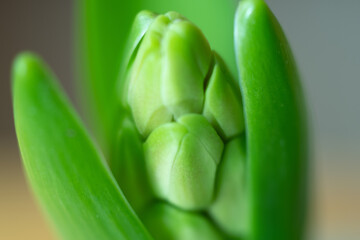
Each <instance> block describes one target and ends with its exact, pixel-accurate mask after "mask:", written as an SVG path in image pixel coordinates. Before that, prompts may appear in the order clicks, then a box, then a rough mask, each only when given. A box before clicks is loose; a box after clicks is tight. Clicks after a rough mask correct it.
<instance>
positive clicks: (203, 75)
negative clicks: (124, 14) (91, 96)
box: [119, 12, 245, 239]
mask: <svg viewBox="0 0 360 240" xmlns="http://www.w3.org/2000/svg"><path fill="white" fill-rule="evenodd" d="M142 14H144V15H146V16H147V17H149V16H151V17H153V19H152V22H151V23H150V24H149V26H148V27H147V29H146V31H145V33H144V35H143V37H142V39H141V41H139V43H138V46H137V47H135V48H133V49H134V51H133V52H132V53H131V56H132V61H131V63H129V66H128V67H127V72H126V73H125V76H126V77H125V80H124V82H125V84H124V85H123V86H124V89H123V90H122V91H123V96H121V98H122V99H125V109H126V111H127V112H128V117H127V119H132V120H133V123H134V124H133V125H134V126H135V129H136V130H137V134H136V135H138V136H139V137H137V138H129V137H126V136H124V137H121V136H120V138H119V139H123V143H122V147H121V148H124V147H125V148H126V147H127V146H130V145H133V146H138V145H139V144H142V146H143V149H142V150H143V152H142V154H141V156H143V157H142V159H141V160H139V156H140V154H139V153H136V154H134V155H133V156H134V157H131V156H127V161H126V164H127V165H128V166H127V167H125V168H124V169H123V170H122V171H124V172H123V174H122V176H127V175H129V173H128V172H127V170H126V169H129V170H131V172H132V173H133V172H134V169H139V171H138V179H142V181H143V183H144V184H145V183H146V184H149V185H150V186H149V187H150V188H151V192H152V195H153V197H152V198H153V200H154V199H155V202H156V200H160V201H161V200H162V201H165V202H168V203H163V204H162V205H161V206H157V207H156V206H155V207H154V209H157V210H151V209H152V208H153V207H149V206H147V207H146V204H145V203H144V204H142V203H141V204H139V199H136V200H135V198H136V197H134V196H136V194H135V193H134V192H133V191H130V190H129V191H125V192H124V193H125V195H126V196H128V199H129V200H130V203H131V204H132V205H134V206H135V210H139V209H140V208H139V207H138V206H140V205H141V206H145V207H144V208H141V212H142V213H144V212H145V213H147V212H149V211H150V212H152V217H154V219H158V220H159V221H155V220H154V222H153V223H152V224H149V225H150V226H149V229H150V231H152V230H154V229H156V227H155V226H158V225H157V224H160V225H161V221H165V220H164V218H169V219H170V218H172V217H174V218H175V219H181V221H184V222H183V223H181V224H183V225H182V228H180V229H183V230H184V231H185V232H186V231H189V232H193V233H194V235H191V236H201V235H199V234H201V231H203V230H201V228H202V227H201V228H200V229H198V230H197V229H196V224H200V225H201V226H208V225H209V226H212V227H214V228H215V225H218V227H219V228H220V229H222V230H223V231H225V233H227V234H230V235H234V236H236V235H240V234H238V233H240V232H241V230H242V228H243V225H242V224H237V223H233V221H234V216H235V215H236V214H242V213H243V202H244V201H243V199H242V198H243V197H244V192H243V184H244V173H243V170H244V164H245V162H244V160H245V157H244V156H245V155H244V154H245V153H244V151H243V150H244V149H243V148H241V147H242V146H243V145H241V144H240V143H239V141H240V140H239V139H240V138H242V136H243V135H244V134H243V133H244V117H243V109H242V101H241V94H240V89H239V86H238V85H237V83H236V82H235V81H234V80H233V78H232V76H231V74H230V73H229V71H228V69H227V67H226V65H225V63H224V62H223V60H222V59H221V57H220V56H219V55H218V54H216V53H215V52H213V51H212V50H211V48H210V45H209V43H208V41H207V40H206V38H205V36H204V35H203V33H202V32H201V31H200V30H199V29H198V28H197V27H196V26H195V25H194V24H192V23H191V22H189V21H188V20H186V19H185V18H183V17H182V16H180V15H179V14H177V13H174V12H170V13H167V14H165V15H158V16H155V15H152V14H150V13H149V12H143V13H140V14H139V15H138V17H137V19H142ZM121 134H122V133H120V135H121ZM126 139H128V142H127V143H126ZM137 149H138V148H137ZM136 151H137V152H138V151H139V150H136ZM122 152H126V151H124V150H122ZM131 164H133V165H134V166H132V165H131ZM141 164H143V166H145V170H144V171H143V170H142V169H143V166H140V165H141ZM123 166H125V164H124V165H123ZM119 175H121V174H119ZM125 178H126V177H125ZM229 179H230V180H229ZM228 180H229V181H228ZM120 185H121V186H122V189H131V188H135V187H136V186H138V187H139V189H143V188H144V186H145V185H142V184H141V181H139V180H137V178H134V177H132V178H130V177H128V178H126V179H123V181H121V183H120ZM124 185H128V187H126V186H124ZM140 185H141V186H140ZM231 194H234V197H232V196H231ZM143 196H144V197H142V198H141V200H144V199H145V200H146V199H148V197H146V196H147V194H143ZM145 200H144V201H145ZM140 202H141V201H140ZM150 202H151V201H150ZM150 205H151V204H150ZM172 205H174V206H176V207H177V209H175V208H174V206H172ZM169 209H170V210H169ZM231 209H235V211H233V212H231ZM189 211H191V212H192V213H191V214H190V212H189ZM194 211H195V213H194ZM196 211H207V212H208V213H209V216H211V218H212V220H211V219H210V218H209V217H204V216H201V217H200V215H201V214H200V213H196ZM144 216H145V217H144V219H145V220H144V221H145V223H146V219H147V218H146V216H147V215H146V214H145V215H144ZM190 216H191V217H190ZM193 216H196V217H194V220H192V219H193ZM169 221H170V222H173V223H176V221H177V220H169ZM191 221H194V222H195V223H196V224H195V225H194V226H192V224H190V222H191ZM203 222H204V223H203ZM170 225H171V224H170ZM170 225H168V227H169V229H168V231H169V234H170V235H169V236H172V235H171V234H175V233H172V231H173V230H174V231H175V230H176V231H179V230H178V229H176V227H175V228H174V229H173V230H171V229H172V228H171V227H170ZM191 226H192V227H191ZM206 228H207V227H206ZM206 228H205V229H206ZM186 229H187V230H186ZM154 231H155V230H154ZM212 231H215V230H214V229H213V230H212ZM178 235H179V233H178ZM174 236H175V235H174ZM180 236H181V234H180ZM214 237H215V239H217V238H216V234H215V235H214ZM160 239H167V238H166V237H163V238H161V237H160ZM176 239H198V238H194V237H193V238H176Z"/></svg>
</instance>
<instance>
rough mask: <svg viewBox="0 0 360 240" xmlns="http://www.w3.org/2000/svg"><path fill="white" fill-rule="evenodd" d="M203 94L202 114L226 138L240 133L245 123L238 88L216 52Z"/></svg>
mask: <svg viewBox="0 0 360 240" xmlns="http://www.w3.org/2000/svg"><path fill="white" fill-rule="evenodd" d="M205 94H206V95H205V106H204V113H203V114H204V116H205V117H206V118H207V119H208V120H209V121H210V123H211V124H212V125H213V126H215V128H216V130H217V131H218V132H219V133H220V134H221V136H222V137H223V138H224V139H226V140H227V139H229V138H232V137H234V136H236V135H239V134H240V133H242V132H243V131H244V128H245V125H244V115H243V111H242V109H243V107H242V102H241V95H240V89H239V87H238V86H236V83H235V81H234V80H233V78H232V77H231V76H230V74H229V72H228V70H227V69H226V67H225V65H224V63H223V62H222V60H221V59H220V57H219V56H218V55H217V54H215V66H214V69H213V72H212V74H211V77H210V80H209V84H208V86H207V88H206V93H205Z"/></svg>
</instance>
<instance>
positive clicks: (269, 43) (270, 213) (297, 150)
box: [235, 0, 307, 240]
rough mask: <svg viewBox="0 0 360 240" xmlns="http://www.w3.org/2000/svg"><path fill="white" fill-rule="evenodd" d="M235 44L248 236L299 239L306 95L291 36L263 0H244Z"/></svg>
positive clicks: (301, 218)
mask: <svg viewBox="0 0 360 240" xmlns="http://www.w3.org/2000/svg"><path fill="white" fill-rule="evenodd" d="M235 48H236V54H237V63H238V70H239V72H240V85H241V91H242V94H243V102H244V107H245V109H244V111H245V122H246V134H247V153H248V164H249V165H248V180H249V195H250V199H249V203H250V206H249V211H250V220H249V221H250V230H249V231H250V232H249V234H250V239H252V240H257V239H267V240H270V239H276V240H288V239H293V240H295V239H301V238H302V236H303V225H304V224H303V223H304V221H303V220H304V213H305V202H306V201H305V200H306V199H305V185H306V184H305V179H306V158H307V156H306V136H305V134H306V129H305V127H304V122H305V121H304V112H303V101H302V97H301V93H300V92H301V91H300V90H301V89H300V87H299V80H298V75H297V72H296V68H295V63H294V60H293V57H292V54H291V51H290V49H289V46H288V43H287V40H286V38H285V36H284V34H283V32H282V30H281V27H280V25H279V24H278V22H277V20H276V19H275V17H274V16H273V15H272V13H271V11H270V10H269V9H268V7H267V5H266V4H265V2H264V1H263V0H245V1H242V2H241V3H240V5H239V8H238V10H237V15H236V19H235Z"/></svg>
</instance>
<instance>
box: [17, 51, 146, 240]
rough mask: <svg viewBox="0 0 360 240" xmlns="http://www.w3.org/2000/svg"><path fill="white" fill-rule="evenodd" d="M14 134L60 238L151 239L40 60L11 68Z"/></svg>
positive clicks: (23, 59) (26, 59)
mask: <svg viewBox="0 0 360 240" xmlns="http://www.w3.org/2000/svg"><path fill="white" fill-rule="evenodd" d="M13 100H14V114H15V126H16V132H17V137H18V141H19V145H20V150H21V155H22V159H23V162H24V166H25V170H26V173H27V176H28V179H29V181H30V184H31V185H32V187H33V190H34V192H35V195H36V197H37V198H38V200H39V201H40V203H41V206H42V207H43V210H44V212H45V213H46V214H47V215H48V218H49V219H50V220H51V222H52V224H53V226H54V227H55V229H56V230H57V231H58V233H59V234H60V235H61V236H62V237H63V238H64V239H87V240H88V239H150V236H149V235H148V233H147V231H146V230H145V228H144V227H143V225H142V223H141V222H140V221H139V219H138V218H137V216H136V215H135V213H134V212H133V210H132V209H131V207H130V206H129V204H128V203H127V201H126V200H125V198H124V196H123V194H122V192H121V190H120V188H119V187H118V186H117V184H116V182H115V180H114V178H113V177H112V175H111V174H110V172H109V170H108V168H107V167H106V165H105V161H104V159H103V157H102V156H101V155H100V153H99V151H98V150H97V149H96V147H95V146H94V144H93V143H92V142H91V140H90V138H89V136H88V134H87V132H86V130H85V129H84V127H83V125H82V123H81V122H80V120H79V118H78V116H77V115H76V114H75V112H74V110H73V109H72V107H71V106H70V104H69V101H68V100H67V99H66V97H65V96H64V94H63V92H62V90H61V89H60V87H59V86H58V84H57V83H56V82H55V80H54V77H53V75H52V73H51V72H50V71H49V70H48V69H47V68H46V67H44V65H43V63H42V62H41V60H39V59H38V58H37V57H35V56H33V55H32V54H29V53H24V54H22V55H20V56H18V57H17V59H16V60H15V63H14V68H13Z"/></svg>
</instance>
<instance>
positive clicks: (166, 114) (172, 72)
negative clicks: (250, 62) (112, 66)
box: [128, 12, 212, 137]
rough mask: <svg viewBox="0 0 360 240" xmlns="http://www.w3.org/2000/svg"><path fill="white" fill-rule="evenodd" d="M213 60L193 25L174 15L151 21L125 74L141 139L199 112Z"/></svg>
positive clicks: (207, 45)
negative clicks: (162, 126) (166, 124)
mask: <svg viewBox="0 0 360 240" xmlns="http://www.w3.org/2000/svg"><path fill="white" fill-rule="evenodd" d="M211 57H212V52H211V49H210V46H209V43H208V42H207V41H206V39H205V37H204V36H203V34H202V33H201V31H200V30H199V29H198V28H197V27H195V26H194V25H193V24H191V23H190V22H188V21H187V20H184V19H183V18H181V17H180V15H178V14H176V13H173V12H170V13H168V14H167V15H159V16H158V17H156V18H155V20H154V22H153V23H152V24H151V25H150V27H149V29H148V31H147V32H146V34H145V36H144V39H143V40H142V42H141V45H140V47H139V49H138V53H137V56H136V58H135V61H134V63H133V66H132V68H131V69H132V70H131V74H130V75H129V78H130V79H129V89H128V102H129V105H130V108H131V110H132V114H133V117H134V120H135V123H136V125H137V127H138V129H139V131H140V133H141V134H142V135H143V136H144V137H146V136H148V135H149V134H150V132H151V131H153V130H154V129H155V128H156V127H158V126H160V125H161V124H164V123H167V122H170V121H171V120H172V119H174V118H175V119H177V118H179V117H180V116H181V115H183V114H186V113H201V111H202V107H203V102H204V91H203V88H204V80H205V76H206V74H207V72H208V70H209V68H210V62H211Z"/></svg>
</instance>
